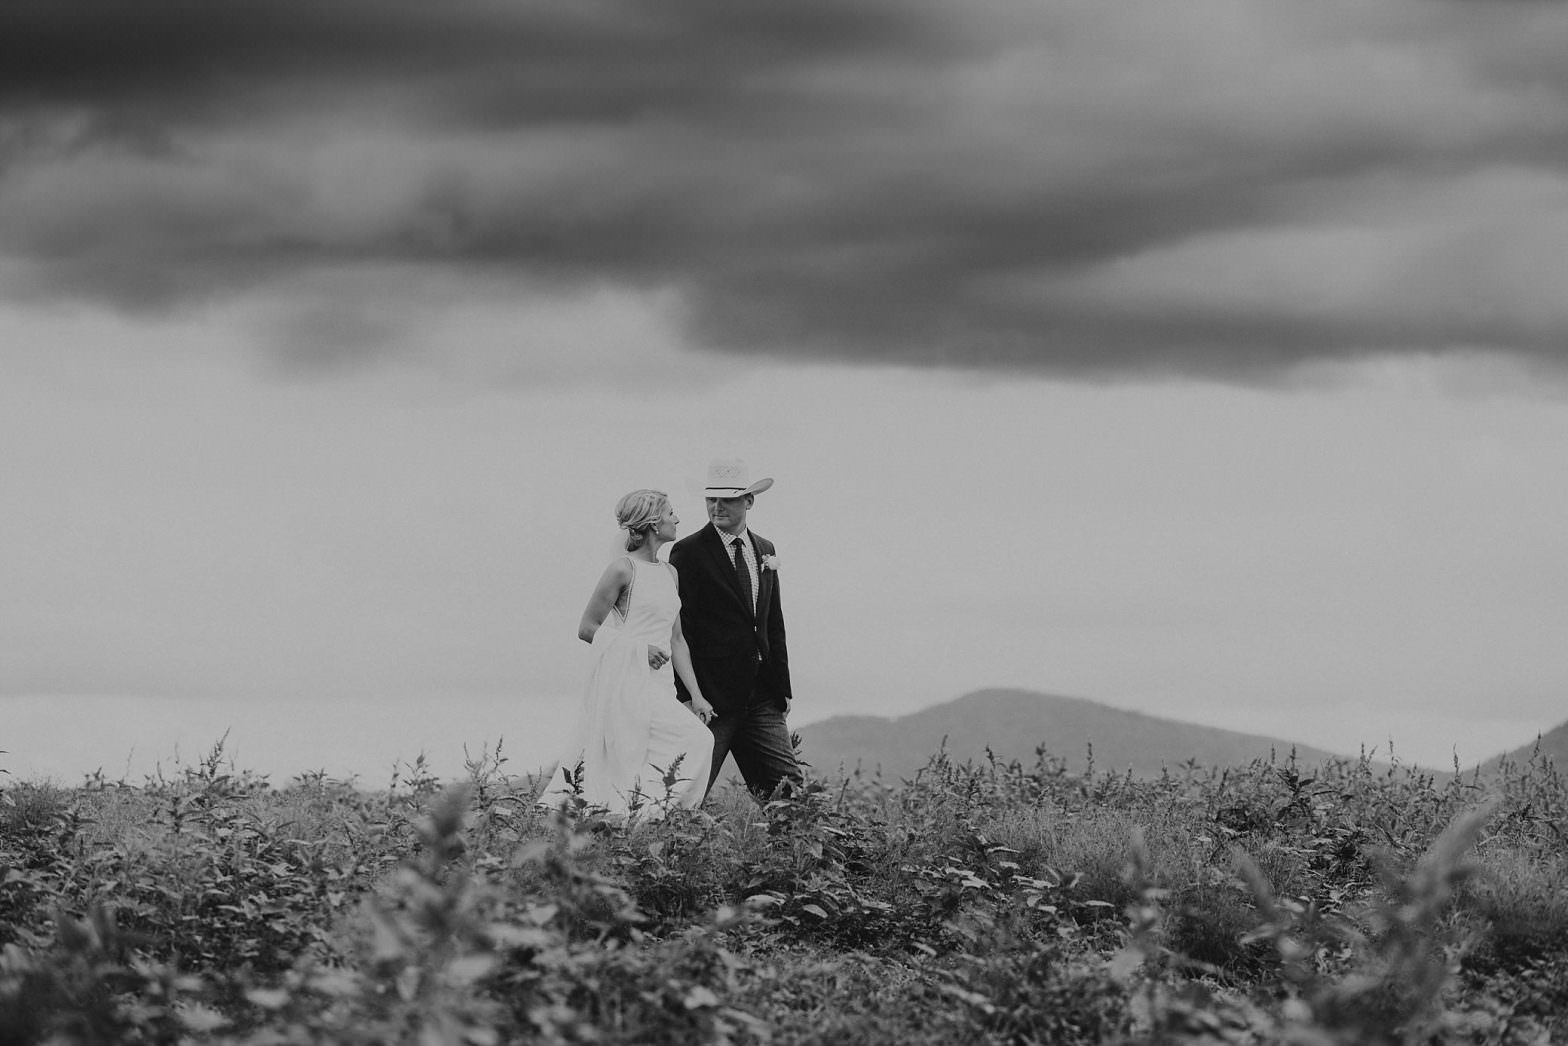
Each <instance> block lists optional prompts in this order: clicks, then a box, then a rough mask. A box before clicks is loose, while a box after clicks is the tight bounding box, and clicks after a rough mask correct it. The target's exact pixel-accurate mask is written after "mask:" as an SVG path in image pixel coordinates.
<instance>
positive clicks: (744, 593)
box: [730, 538, 757, 614]
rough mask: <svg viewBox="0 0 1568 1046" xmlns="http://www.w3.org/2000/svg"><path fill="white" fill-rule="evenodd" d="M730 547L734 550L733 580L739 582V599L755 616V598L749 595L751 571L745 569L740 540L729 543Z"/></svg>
mask: <svg viewBox="0 0 1568 1046" xmlns="http://www.w3.org/2000/svg"><path fill="white" fill-rule="evenodd" d="M730 547H732V548H733V549H734V550H735V579H736V580H737V581H739V582H740V594H741V597H742V598H743V599H745V601H746V609H748V610H750V611H751V612H752V613H753V614H755V613H756V612H757V604H756V598H757V597H756V596H754V595H752V593H751V571H749V570H747V569H746V554H745V553H743V552H742V551H741V550H740V538H736V539H735V540H733V541H731V542H730Z"/></svg>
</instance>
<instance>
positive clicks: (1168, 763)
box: [796, 690, 1339, 779]
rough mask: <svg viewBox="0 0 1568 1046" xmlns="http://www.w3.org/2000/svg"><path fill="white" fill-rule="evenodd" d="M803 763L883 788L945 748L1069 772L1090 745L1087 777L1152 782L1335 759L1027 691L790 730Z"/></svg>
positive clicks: (1082, 761)
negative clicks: (1193, 772) (1058, 764)
mask: <svg viewBox="0 0 1568 1046" xmlns="http://www.w3.org/2000/svg"><path fill="white" fill-rule="evenodd" d="M796 732H797V733H799V734H800V736H801V744H802V755H803V756H804V757H805V759H806V761H807V762H808V763H810V764H811V766H812V768H813V769H814V770H815V771H816V772H817V773H818V774H819V775H821V776H824V777H827V776H832V775H833V774H835V773H836V772H837V771H838V770H840V769H841V768H842V769H843V770H845V771H854V770H855V769H857V768H859V769H860V770H862V771H863V772H865V773H868V774H869V773H874V772H876V771H877V770H879V769H880V770H881V772H882V775H883V776H884V777H886V778H889V779H894V778H900V777H910V776H912V775H913V774H914V773H915V772H916V771H917V770H919V769H920V768H921V767H923V766H925V765H926V763H927V762H928V761H929V759H930V758H931V756H933V755H935V754H936V752H937V751H938V750H940V749H943V747H944V739H945V742H946V745H945V750H946V752H947V754H948V756H949V757H950V758H951V759H952V760H953V761H954V762H958V763H962V762H965V761H968V760H973V761H975V762H981V761H983V760H984V759H985V757H986V747H987V746H990V749H991V751H992V752H993V753H995V755H996V758H997V759H998V761H1001V762H1010V761H1012V760H1014V759H1016V760H1019V761H1020V762H1022V763H1023V764H1024V765H1025V766H1029V765H1032V764H1033V763H1034V760H1035V749H1036V747H1037V746H1041V745H1043V746H1044V747H1045V749H1046V751H1047V752H1048V753H1049V754H1050V755H1051V756H1053V757H1055V758H1057V759H1061V760H1063V761H1065V762H1066V764H1067V766H1068V768H1069V769H1071V770H1074V771H1082V770H1084V769H1086V767H1087V765H1088V758H1087V752H1088V747H1089V746H1090V745H1091V744H1092V745H1093V746H1094V770H1095V772H1096V773H1100V772H1102V771H1114V772H1116V773H1122V772H1125V771H1128V770H1131V771H1132V773H1133V775H1134V776H1137V777H1154V776H1157V775H1158V774H1159V773H1160V770H1161V769H1162V768H1164V767H1170V768H1172V769H1174V768H1176V767H1177V766H1180V765H1181V764H1182V763H1185V762H1186V761H1187V760H1189V759H1191V760H1195V761H1196V762H1197V763H1198V764H1199V765H1202V766H1222V767H1228V766H1243V765H1245V764H1246V763H1248V762H1250V761H1251V760H1253V759H1255V758H1260V757H1261V758H1267V757H1268V756H1269V754H1270V752H1273V753H1274V754H1275V755H1276V757H1277V758H1279V759H1280V760H1283V759H1285V758H1286V757H1287V756H1289V755H1290V752H1291V750H1292V749H1294V750H1295V752H1296V758H1297V760H1298V761H1300V762H1301V763H1303V764H1305V765H1308V766H1311V765H1314V764H1317V763H1320V762H1323V761H1324V760H1327V759H1333V758H1339V757H1336V756H1334V755H1332V754H1331V753H1329V752H1324V751H1321V750H1319V749H1315V748H1308V747H1306V746H1304V745H1297V744H1293V743H1292V742H1289V741H1282V740H1279V739H1277V738H1271V737H1259V736H1257V735H1254V734H1241V733H1237V732H1235V731H1233V730H1220V729H1216V728H1213V727H1207V726H1197V725H1195V724H1192V723H1183V722H1180V721H1178V720H1175V719H1162V718H1160V717H1158V716H1150V715H1143V714H1142V713H1140V712H1128V711H1124V710H1122V709H1119V708H1112V707H1110V706H1109V705H1102V704H1098V703H1096V702H1094V701H1085V700H1082V699H1079V698H1072V697H1057V696H1055V695H1052V694H1042V693H1038V692H1035V691H1031V690H977V691H975V692H974V693H970V694H966V695H964V696H963V697H960V698H958V699H956V700H954V701H948V702H946V703H944V704H940V705H934V706H932V707H930V708H926V709H923V710H921V711H919V712H914V713H912V714H910V715H904V716H897V717H895V718H886V717H882V716H834V717H833V718H831V719H825V720H822V721H820V722H816V723H812V724H810V725H808V726H802V727H799V728H797V731H796Z"/></svg>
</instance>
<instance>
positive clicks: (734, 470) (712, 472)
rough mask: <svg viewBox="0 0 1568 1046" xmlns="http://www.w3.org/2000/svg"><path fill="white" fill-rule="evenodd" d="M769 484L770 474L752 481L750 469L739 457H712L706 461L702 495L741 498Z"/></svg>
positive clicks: (770, 483) (763, 488) (771, 482)
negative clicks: (706, 470) (706, 472)
mask: <svg viewBox="0 0 1568 1046" xmlns="http://www.w3.org/2000/svg"><path fill="white" fill-rule="evenodd" d="M771 486H773V479H772V477H771V476H769V477H764V478H762V479H759V480H757V481H756V482H752V480H751V470H750V469H749V468H747V467H746V463H745V462H744V461H742V460H741V459H740V458H714V459H713V460H712V461H710V462H708V485H707V486H706V487H704V488H703V491H702V496H703V497H705V498H741V497H745V496H746V495H747V494H761V493H762V492H763V491H764V490H767V489H768V488H769V487H771Z"/></svg>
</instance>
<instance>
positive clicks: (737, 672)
mask: <svg viewBox="0 0 1568 1046" xmlns="http://www.w3.org/2000/svg"><path fill="white" fill-rule="evenodd" d="M748 533H749V534H750V536H751V540H752V551H753V552H755V553H756V556H757V565H758V567H759V570H758V572H757V612H756V615H755V616H753V614H752V612H751V608H750V607H748V606H746V603H745V600H744V599H743V598H742V597H741V591H740V582H739V581H738V580H737V579H736V577H735V567H734V561H733V560H732V559H731V558H730V551H729V549H728V548H726V547H725V544H724V535H722V534H720V533H719V531H718V530H717V529H716V528H715V527H714V525H713V524H712V523H709V524H708V525H707V526H705V527H703V528H702V529H701V530H699V531H697V533H695V534H691V535H689V536H687V537H684V538H681V540H679V541H677V542H676V543H675V544H674V545H672V546H670V565H671V566H673V567H674V568H675V570H676V572H677V573H678V574H679V575H680V594H681V632H682V634H684V635H685V637H686V643H687V645H688V646H689V647H691V663H692V670H693V671H694V672H696V674H697V683H698V685H699V686H701V687H702V696H703V697H705V698H707V699H708V703H709V704H711V705H712V706H713V707H714V709H716V710H717V711H718V712H719V713H720V714H721V715H722V714H723V713H724V712H725V711H726V710H731V709H734V710H739V709H743V708H745V707H746V704H747V702H748V701H749V700H750V698H751V695H752V694H753V693H754V692H755V693H756V694H758V695H759V696H760V697H764V698H767V699H769V700H771V701H772V703H774V704H775V705H777V706H778V707H779V709H780V710H783V709H784V707H785V705H786V704H787V703H788V701H789V699H790V697H791V692H790V683H789V648H788V646H786V645H785V641H784V612H783V610H782V609H780V604H779V575H778V571H776V570H762V569H760V567H761V565H762V557H763V556H771V555H773V554H774V551H773V542H771V541H769V540H768V539H767V538H765V537H763V536H762V535H760V534H758V533H756V532H755V531H748ZM676 691H677V696H678V697H679V698H680V699H681V700H682V701H689V700H691V695H690V694H688V693H687V692H686V688H685V687H684V686H681V685H680V681H679V680H678V679H677V681H676Z"/></svg>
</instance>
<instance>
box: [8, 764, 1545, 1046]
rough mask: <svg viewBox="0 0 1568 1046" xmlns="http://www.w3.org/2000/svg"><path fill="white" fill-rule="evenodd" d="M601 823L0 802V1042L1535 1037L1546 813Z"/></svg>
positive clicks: (1374, 801)
mask: <svg viewBox="0 0 1568 1046" xmlns="http://www.w3.org/2000/svg"><path fill="white" fill-rule="evenodd" d="M678 776H679V767H678V766H677V767H671V768H669V770H668V773H667V775H666V777H667V781H666V794H665V795H663V796H649V797H645V801H644V803H643V805H642V808H641V810H640V811H639V812H638V813H637V814H636V815H634V816H632V817H631V818H629V819H617V818H613V817H611V816H609V815H608V813H607V812H606V811H604V810H598V809H594V808H592V807H590V806H589V805H587V804H586V803H585V802H583V801H582V800H581V798H578V799H576V800H575V801H569V802H568V803H567V804H566V805H565V808H564V809H562V810H558V811H557V810H548V809H544V808H541V807H539V806H537V805H535V802H534V796H535V794H536V793H537V791H538V789H539V787H540V784H541V782H540V781H538V780H537V779H535V778H532V777H527V776H514V775H512V774H510V773H509V772H508V770H507V767H506V758H505V756H504V754H503V752H502V750H501V748H500V747H499V746H498V747H497V748H496V749H495V750H493V751H491V750H488V749H487V750H483V751H481V752H480V753H478V754H477V755H471V756H470V758H469V759H468V761H467V768H466V773H465V775H464V777H463V779H462V780H461V781H458V782H456V783H449V782H444V781H441V780H439V779H438V778H437V777H436V776H435V775H433V774H432V773H431V772H430V771H429V768H428V766H427V765H426V764H424V763H423V761H420V760H416V761H415V762H414V763H412V764H405V765H400V766H398V767H397V768H395V770H394V772H393V774H392V776H391V779H390V781H389V782H388V784H387V786H386V787H385V788H382V789H379V790H366V789H363V788H360V787H358V786H357V785H356V784H355V783H352V782H343V781H337V780H333V779H331V778H328V777H327V776H326V775H324V774H321V773H313V774H303V775H300V776H299V777H297V778H295V779H293V780H292V781H290V782H289V783H287V784H286V785H283V786H281V787H280V786H274V785H272V784H271V783H270V782H269V781H268V780H266V779H265V778H263V777H260V776H258V775H254V774H249V773H245V772H242V771H236V770H235V769H234V768H233V767H232V766H229V765H226V763H225V761H224V758H223V744H222V741H221V740H220V741H219V742H218V743H217V744H215V745H214V746H213V748H212V749H211V751H209V752H208V753H207V754H206V755H205V756H204V757H203V758H202V759H200V760H198V762H197V763H196V764H195V765H194V766H189V767H177V768H176V769H175V771H174V772H172V773H169V774H168V775H165V774H164V773H162V772H159V773H157V774H155V775H153V776H152V777H150V778H148V779H146V780H144V781H143V782H142V783H140V784H134V785H133V784H130V783H127V782H125V781H113V782H111V781H107V780H105V779H104V778H103V777H102V776H101V775H94V776H93V777H92V778H89V779H87V780H86V781H84V782H83V783H82V784H81V785H80V786H78V787H75V788H63V787H59V786H56V785H50V784H34V783H27V782H17V781H14V780H11V779H10V778H9V777H7V776H4V775H0V1043H5V1044H12V1043H16V1044H32V1043H39V1044H43V1043H51V1044H54V1043H61V1044H64V1043H73V1044H99V1043H102V1044H108V1043H217V1044H235V1046H260V1044H328V1043H348V1044H355V1043H365V1044H370V1043H378V1044H379V1043H419V1044H422V1046H423V1044H453V1046H456V1044H491V1043H496V1044H499V1043H511V1042H542V1043H586V1042H595V1043H609V1044H615V1043H625V1044H632V1043H638V1044H664V1043H670V1044H674V1043H715V1044H717V1043H734V1044H745V1043H772V1044H790V1043H801V1044H805V1043H846V1044H848V1043H856V1044H859V1043H893V1042H897V1043H911V1044H916V1046H919V1044H932V1046H934V1044H938V1043H940V1044H949V1043H975V1044H980V1043H986V1044H990V1043H997V1044H1002V1043H1006V1044H1030V1043H1042V1044H1043V1043H1052V1044H1056V1043H1062V1044H1077V1043H1125V1044H1155V1043H1188V1042H1191V1043H1295V1044H1331V1043H1389V1044H1395V1043H1398V1044H1417V1043H1421V1044H1427V1043H1498V1044H1507V1043H1520V1044H1523V1043H1532V1044H1533V1043H1547V1042H1551V1041H1554V1040H1562V1039H1564V1038H1565V1037H1568V1022H1565V1020H1564V1018H1563V1017H1561V1016H1560V1014H1561V1013H1563V1012H1564V1010H1565V1009H1568V902H1565V901H1564V900H1563V897H1564V896H1568V894H1565V892H1564V885H1565V882H1568V866H1565V862H1568V857H1565V848H1564V846H1563V843H1564V839H1563V833H1564V827H1565V823H1568V822H1565V815H1568V790H1565V787H1564V782H1563V779H1562V778H1561V777H1560V776H1559V775H1558V773H1557V772H1556V770H1555V769H1554V768H1553V767H1552V766H1551V765H1550V764H1548V763H1545V762H1544V761H1541V760H1539V759H1534V760H1531V761H1529V762H1528V763H1526V764H1524V765H1511V764H1505V765H1503V766H1502V767H1500V768H1498V770H1497V771H1496V772H1495V773H1493V774H1490V775H1488V776H1485V777H1483V776H1481V775H1480V774H1478V773H1472V774H1470V775H1469V776H1468V777H1467V776H1464V775H1460V774H1458V773H1457V772H1456V773H1454V774H1451V775H1441V776H1437V775H1431V774H1425V773H1422V772H1419V771H1416V770H1414V769H1411V768H1406V767H1403V766H1401V765H1399V764H1398V763H1397V762H1395V763H1393V764H1392V765H1377V764H1374V763H1372V762H1371V761H1370V760H1369V759H1368V758H1365V757H1363V758H1362V759H1359V760H1352V761H1339V762H1331V763H1327V764H1324V765H1321V766H1313V767H1307V766H1302V765H1299V764H1298V763H1297V762H1296V761H1295V760H1294V759H1293V758H1291V757H1286V758H1283V759H1279V758H1272V759H1268V760H1259V761H1257V762H1254V763H1251V764H1249V765H1246V766H1241V767H1214V768H1211V767H1202V766H1198V765H1193V764H1188V765H1185V766H1181V767H1176V768H1172V769H1171V770H1169V771H1167V772H1166V773H1165V774H1163V775H1162V776H1161V777H1159V778H1157V779H1153V780H1142V779H1135V778H1132V777H1130V776H1127V775H1115V774H1105V773H1096V772H1095V771H1094V768H1093V763H1092V752H1091V753H1090V758H1089V760H1088V765H1087V767H1086V768H1085V769H1084V770H1083V771H1081V772H1075V771H1073V770H1071V769H1069V767H1068V766H1067V765H1066V764H1065V763H1064V762H1063V761H1061V760H1059V759H1056V758H1054V757H1052V756H1051V755H1050V754H1049V753H1048V752H1045V751H1043V750H1042V751H1040V752H1038V753H1037V755H1036V758H1035V760H1034V762H1033V763H1032V764H1030V763H1020V762H1009V763H1002V762H999V761H997V760H995V759H987V760H985V761H983V762H980V763H964V764H959V763H956V762H954V761H953V760H951V759H950V758H949V757H948V756H947V755H946V754H945V753H941V752H939V753H937V754H936V755H934V756H933V757H932V759H931V760H930V762H929V763H928V765H927V766H926V767H925V768H924V769H923V770H921V771H920V772H919V773H918V774H916V775H914V776H913V777H912V778H910V779H908V780H901V781H888V780H884V779H881V778H875V777H872V778H866V777H861V776H851V777H848V778H843V777H840V778H831V779H828V778H823V779H811V780H808V782H807V784H806V786H805V788H804V789H802V790H801V792H800V793H799V794H797V795H795V796H793V797H791V798H788V799H781V800H777V801H774V802H769V803H766V804H759V803H757V802H755V801H753V799H752V798H751V797H750V795H749V794H748V793H746V792H745V791H744V789H742V788H740V787H739V786H736V785H725V786H722V787H720V788H719V789H718V790H716V791H715V792H714V794H713V795H712V796H710V798H709V801H708V803H707V804H706V805H705V807H704V808H703V809H701V810H697V811H691V810H683V809H678V808H671V807H672V806H673V804H671V803H670V802H669V801H668V792H669V786H670V785H671V784H672V783H673V781H674V780H675V779H676V778H677V777H678Z"/></svg>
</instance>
